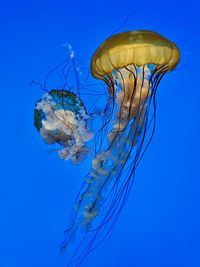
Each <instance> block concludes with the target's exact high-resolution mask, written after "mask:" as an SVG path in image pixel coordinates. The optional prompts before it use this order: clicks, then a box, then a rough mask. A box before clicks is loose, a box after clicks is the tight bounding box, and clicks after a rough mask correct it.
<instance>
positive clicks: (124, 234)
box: [0, 0, 200, 267]
mask: <svg viewBox="0 0 200 267" xmlns="http://www.w3.org/2000/svg"><path fill="white" fill-rule="evenodd" d="M198 10H199V3H198V1H195V0H191V1H185V0H183V1H174V0H169V1H166V2H163V1H158V0H155V1H146V0H143V1H128V0H123V1H109V0H107V1H104V0H103V1H88V0H85V1H78V0H77V1H37V0H36V1H28V0H27V1H2V2H1V9H0V20H1V29H0V32H1V33H0V36H1V42H0V48H1V49H0V51H1V57H0V65H1V75H0V76H1V78H0V81H1V83H0V87H1V104H0V118H1V120H0V123H1V131H0V142H1V149H0V151H1V153H0V157H1V159H0V166H1V171H0V266H1V267H33V266H34V267H46V266H48V267H64V266H66V265H65V263H66V257H65V256H60V254H59V244H60V241H62V238H63V230H64V228H65V226H66V224H67V221H68V220H67V219H68V217H69V216H68V215H69V211H70V208H71V206H72V204H73V200H74V197H75V194H76V192H77V190H78V188H79V186H80V184H81V181H82V180H83V179H84V175H85V174H86V173H87V171H88V169H89V167H90V162H89V161H85V162H84V163H83V164H82V165H81V166H79V167H75V166H73V165H72V164H70V163H66V162H64V161H60V160H59V159H58V157H57V156H56V155H55V154H53V153H49V152H48V147H47V146H46V145H45V144H44V143H43V141H42V140H41V138H40V136H39V134H38V133H37V132H36V130H35V128H34V126H33V109H34V104H35V102H36V101H37V100H38V99H39V98H40V96H41V94H42V92H41V90H40V88H38V87H30V86H29V85H28V84H29V82H30V81H31V80H32V79H34V80H36V81H39V82H40V81H43V79H44V77H45V75H46V74H47V72H48V71H49V70H50V69H51V67H53V66H55V65H56V64H58V63H60V62H62V61H63V60H64V59H65V58H66V56H67V53H66V50H65V49H64V48H63V46H62V44H63V43H66V42H69V43H70V44H71V45H72V47H73V49H74V50H75V52H76V55H77V57H78V58H80V59H81V60H82V61H84V62H85V63H86V64H87V66H89V63H90V58H91V55H92V53H93V52H94V50H95V49H96V48H97V47H98V46H99V45H100V43H101V42H102V41H103V40H104V39H105V38H107V37H108V36H109V35H110V34H112V32H113V31H115V29H116V28H117V27H118V26H120V24H121V23H122V22H123V20H124V19H125V18H126V16H127V15H129V14H130V15H131V16H130V18H129V20H128V21H127V22H126V24H125V25H124V26H123V27H122V28H121V29H120V31H125V30H134V29H150V30H154V31H157V32H159V33H161V34H163V35H164V36H166V37H167V38H169V39H171V40H172V41H174V42H175V43H177V45H178V46H179V48H180V50H181V63H180V69H178V70H177V71H174V72H172V73H170V74H167V75H166V76H165V77H164V79H163V80H162V82H161V84H160V86H159V89H158V94H157V100H158V109H157V128H156V133H155V136H154V139H153V141H152V143H151V146H150V148H149V150H148V151H147V153H146V155H145V157H144V159H143V161H142V163H141V165H140V166H139V168H138V171H137V173H136V179H135V183H134V187H133V190H132V192H131V196H130V198H129V201H128V203H127V205H126V207H125V209H124V210H123V212H122V214H121V217H120V220H119V221H118V224H117V227H116V229H115V231H114V233H113V236H112V238H111V239H110V242H109V243H108V244H107V246H106V247H105V248H104V249H97V250H96V251H95V252H94V253H93V254H92V255H91V256H90V257H89V258H88V259H87V261H86V262H85V265H84V266H87V267H91V266H92V267H100V266H106V267H107V266H116V267H124V266H125V267H169V266H170V267H179V266H180V267H198V266H200V210H199V206H200V171H199V168H200V156H199V155H200V152H199V151H200V141H199V140H200V111H199V109H200V102H199V99H200V83H199V78H200V75H199V71H200V67H199V65H200V52H199V47H200V45H199V43H200V35H199V34H200V32H199V28H200V14H199V13H198Z"/></svg>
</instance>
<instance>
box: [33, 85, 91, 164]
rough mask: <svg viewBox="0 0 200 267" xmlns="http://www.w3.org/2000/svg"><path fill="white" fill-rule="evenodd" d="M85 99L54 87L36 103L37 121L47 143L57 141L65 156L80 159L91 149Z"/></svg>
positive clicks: (35, 113) (76, 161)
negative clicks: (83, 100)
mask: <svg viewBox="0 0 200 267" xmlns="http://www.w3.org/2000/svg"><path fill="white" fill-rule="evenodd" d="M87 120H88V115H87V113H86V109H85V107H84V105H83V103H82V101H81V100H80V99H79V97H77V96H76V95H75V94H74V93H72V92H70V91H67V90H51V91H50V92H49V93H45V94H44V95H43V97H42V98H41V99H40V100H39V101H38V102H37V103H36V105H35V110H34V125H35V127H36V128H37V130H38V131H39V133H40V135H41V136H42V138H43V140H44V141H45V143H47V144H51V145H53V144H57V145H58V148H57V151H58V154H59V157H60V158H61V159H64V160H71V161H72V162H73V163H79V162H81V161H82V160H83V158H84V156H85V155H87V154H88V153H89V152H90V150H89V147H88V146H87V144H86V143H87V142H88V141H89V140H90V139H91V138H92V133H91V132H90V131H89V129H88V126H87Z"/></svg>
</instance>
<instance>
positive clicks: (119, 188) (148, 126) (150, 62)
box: [61, 30, 180, 266]
mask: <svg viewBox="0 0 200 267" xmlns="http://www.w3.org/2000/svg"><path fill="white" fill-rule="evenodd" d="M179 60H180V53H179V50H178V48H177V47H176V45H175V44H174V43H172V42H171V41H169V40H168V39H166V38H165V37H163V36H161V35H160V34H158V33H155V32H152V31H146V30H140V31H129V32H123V33H120V34H116V35H114V36H111V37H110V38H108V39H107V40H106V41H105V42H103V43H102V44H101V45H100V46H99V48H98V49H97V50H96V51H95V53H94V55H93V57H92V60H91V73H92V75H93V77H95V78H96V79H99V80H102V81H104V82H105V84H106V85H107V87H108V93H109V100H108V106H109V108H108V109H107V110H108V111H109V112H110V114H106V119H105V120H104V121H103V124H102V126H101V128H100V130H99V132H98V133H97V136H96V139H95V140H96V142H98V139H99V145H98V146H97V147H98V149H97V151H96V153H95V157H94V159H93V160H92V164H91V169H90V171H89V172H88V174H87V176H86V179H85V182H84V184H83V186H82V188H81V190H80V193H79V195H78V198H77V200H76V205H75V209H74V216H73V219H72V221H71V223H70V226H69V228H68V229H67V230H66V239H65V240H64V242H63V244H62V247H61V249H62V250H65V249H67V248H68V247H69V245H70V244H71V241H72V240H74V237H75V236H77V235H78V234H79V233H82V232H84V235H83V238H82V239H80V242H78V245H77V248H76V249H75V254H74V256H73V257H72V258H71V261H70V263H69V266H71V264H73V263H74V264H75V266H80V264H81V262H82V261H83V260H84V258H85V257H86V256H87V255H88V254H89V253H90V252H91V251H93V250H94V249H95V248H96V247H97V246H99V245H100V244H101V243H102V242H104V241H106V239H107V237H109V235H110V233H111V232H112V230H113V227H114V225H115V223H116V221H117V220H118V218H119V215H120V212H121V210H122V208H123V207H124V205H125V203H126V201H127V198H128V195H129V193H130V190H131V187H132V184H133V181H134V175H135V170H136V168H137V166H138V164H139V162H140V160H141V159H142V157H143V155H144V153H145V151H146V149H147V147H148V145H149V143H150V141H151V139H152V137H153V134H154V131H155V118H156V91H157V88H158V85H159V83H160V81H161V79H162V77H163V76H164V74H166V73H167V72H169V71H171V70H173V69H174V68H176V66H177V64H178V63H179ZM98 137H99V138H98ZM104 137H105V138H104ZM83 230H84V231H83Z"/></svg>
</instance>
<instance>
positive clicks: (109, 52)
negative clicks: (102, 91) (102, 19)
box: [91, 30, 180, 79]
mask: <svg viewBox="0 0 200 267" xmlns="http://www.w3.org/2000/svg"><path fill="white" fill-rule="evenodd" d="M179 60H180V52H179V49H178V48H177V46H176V45H175V44H174V43H173V42H171V41H169V40H168V39H166V38H165V37H163V36H162V35H160V34H158V33H156V32H153V31H147V30H138V31H128V32H122V33H119V34H116V35H114V36H111V37H109V38H108V39H107V40H106V41H105V42H104V43H103V44H102V45H101V46H100V47H99V48H98V49H97V50H96V51H95V53H94V55H93V57H92V61H91V73H92V75H93V76H94V77H95V78H97V79H103V76H105V75H108V74H110V73H111V72H112V71H113V70H114V69H119V68H123V67H125V66H127V65H130V64H135V65H137V66H144V65H146V64H154V65H167V66H168V67H169V69H174V68H175V67H176V65H177V64H178V63H179Z"/></svg>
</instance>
